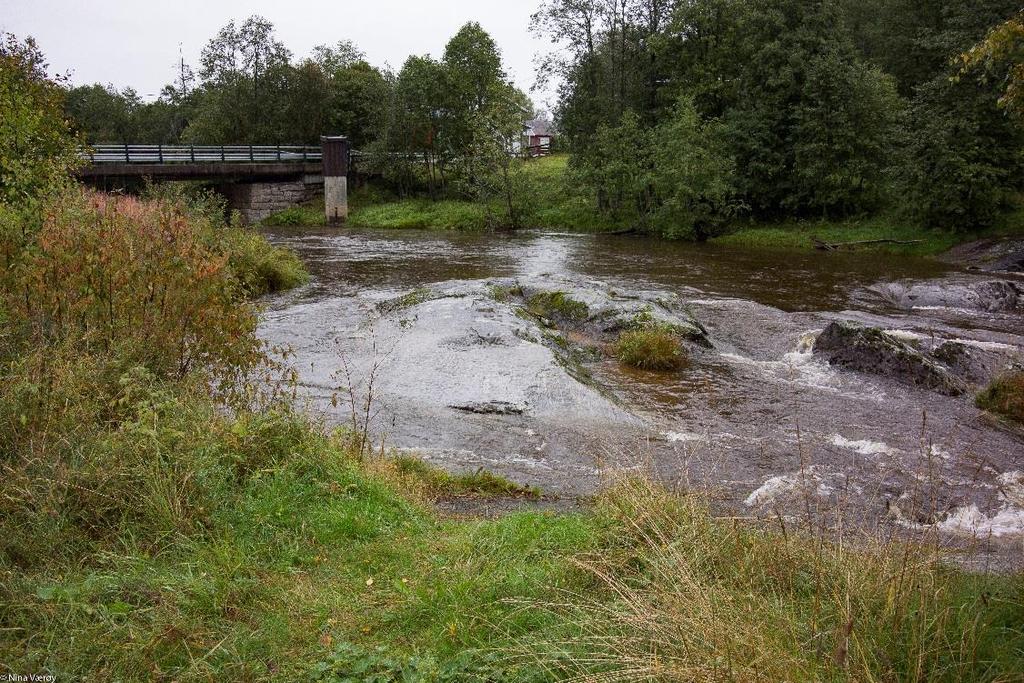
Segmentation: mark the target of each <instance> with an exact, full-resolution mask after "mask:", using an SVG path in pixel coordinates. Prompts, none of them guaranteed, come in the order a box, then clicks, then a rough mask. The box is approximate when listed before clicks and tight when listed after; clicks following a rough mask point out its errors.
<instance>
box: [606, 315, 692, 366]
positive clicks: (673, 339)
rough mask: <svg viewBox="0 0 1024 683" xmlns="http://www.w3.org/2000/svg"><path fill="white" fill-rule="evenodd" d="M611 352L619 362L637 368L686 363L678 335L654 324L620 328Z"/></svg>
mask: <svg viewBox="0 0 1024 683" xmlns="http://www.w3.org/2000/svg"><path fill="white" fill-rule="evenodd" d="M615 355H616V357H617V358H618V359H619V360H620V361H621V362H622V363H625V364H626V365H631V366H633V367H635V368H640V369H641V370H654V371H664V370H677V369H679V368H680V367H682V366H683V365H684V364H685V362H686V355H685V354H684V352H683V349H682V346H680V343H679V337H678V336H676V334H675V333H674V332H673V331H672V330H670V329H667V328H666V327H663V326H658V325H649V326H647V327H644V328H641V329H632V330H624V331H623V332H622V333H621V334H620V335H619V339H618V341H617V342H616V343H615Z"/></svg>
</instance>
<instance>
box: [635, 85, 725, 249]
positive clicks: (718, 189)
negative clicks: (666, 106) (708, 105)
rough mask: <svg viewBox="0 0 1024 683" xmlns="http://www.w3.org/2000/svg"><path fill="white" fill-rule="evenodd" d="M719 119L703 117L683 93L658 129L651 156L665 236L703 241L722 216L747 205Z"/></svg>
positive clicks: (658, 210)
mask: <svg viewBox="0 0 1024 683" xmlns="http://www.w3.org/2000/svg"><path fill="white" fill-rule="evenodd" d="M723 133H724V130H723V127H722V125H721V123H719V122H718V121H707V122H705V121H703V120H701V117H700V114H699V113H698V112H697V108H696V107H695V106H694V104H693V100H692V99H690V98H689V97H685V96H684V97H681V98H680V99H679V101H678V102H677V103H676V105H675V107H673V109H672V112H671V115H670V116H669V117H668V118H667V119H666V120H665V121H664V122H662V123H661V125H659V126H658V127H657V128H656V129H655V131H654V134H653V138H652V143H653V144H652V151H651V159H652V162H653V168H654V177H653V187H654V193H655V197H656V200H657V202H658V206H657V209H656V214H657V215H656V222H657V227H658V229H659V231H660V232H661V233H662V234H663V235H665V236H666V237H673V238H676V237H688V238H693V239H696V240H698V241H703V240H705V239H707V238H708V237H711V236H712V235H713V233H714V231H715V228H716V227H717V226H718V225H719V224H720V222H721V218H722V217H723V216H728V215H731V214H733V213H734V212H736V211H737V210H739V209H740V208H742V207H741V206H740V204H739V203H737V202H736V201H735V200H734V193H735V187H734V182H735V175H736V165H735V161H734V160H733V158H732V157H731V156H730V155H729V151H728V146H727V143H726V140H725V136H724V134H723Z"/></svg>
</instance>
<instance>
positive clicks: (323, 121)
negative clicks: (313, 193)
mask: <svg viewBox="0 0 1024 683" xmlns="http://www.w3.org/2000/svg"><path fill="white" fill-rule="evenodd" d="M391 81H393V76H392V75H391V74H389V73H387V72H385V71H382V70H380V69H378V68H376V67H374V66H372V65H370V64H369V63H368V62H367V61H366V58H365V55H364V54H363V53H362V52H360V50H359V49H358V48H357V47H356V46H355V45H354V44H353V43H351V42H349V41H342V42H339V43H338V44H337V45H334V46H326V45H321V46H318V47H316V48H315V49H314V50H313V53H312V55H310V56H309V57H307V58H304V59H301V60H296V59H294V58H293V56H292V54H291V52H290V51H289V50H288V49H287V48H286V47H285V46H284V44H283V43H281V42H280V41H279V40H278V39H277V38H276V36H275V35H274V27H273V25H272V24H271V23H270V22H268V21H267V20H265V19H263V18H261V17H258V16H254V17H250V18H249V19H247V20H245V21H244V22H242V23H236V22H231V23H229V24H228V25H227V26H225V27H224V28H222V29H221V30H220V31H219V32H218V33H217V35H216V36H214V37H213V38H212V39H211V40H210V41H209V42H208V43H207V45H206V47H205V48H204V49H203V51H202V54H201V57H200V65H199V68H198V72H196V71H193V69H192V68H191V67H189V66H188V65H186V64H184V63H182V65H181V67H180V71H179V73H178V74H177V76H176V78H175V82H174V83H173V84H169V85H167V86H165V87H164V88H163V90H162V92H161V94H160V97H159V98H158V99H157V100H155V101H153V102H148V103H147V102H143V101H142V99H141V98H140V97H139V96H138V94H137V93H136V92H135V91H134V90H132V89H131V88H126V89H124V90H117V89H116V88H114V87H113V86H111V85H106V86H104V85H101V84H95V85H87V86H80V87H77V88H72V89H70V90H69V92H68V93H67V97H66V110H67V112H68V114H69V115H70V117H71V118H72V119H73V120H74V121H75V122H76V124H77V126H78V127H79V129H80V130H81V131H82V132H83V133H84V134H85V136H86V138H87V139H88V140H89V141H90V142H94V143H103V142H116V143H121V142H128V143H176V142H185V143H194V144H315V143H318V142H319V139H320V136H321V135H324V134H326V133H344V134H346V135H348V136H349V137H350V139H352V141H353V143H354V144H357V145H364V144H366V143H368V142H370V140H371V139H372V138H373V137H374V136H375V135H376V129H377V127H378V126H379V124H380V122H381V120H382V117H383V107H382V103H383V102H385V101H387V99H388V93H389V91H390V87H391Z"/></svg>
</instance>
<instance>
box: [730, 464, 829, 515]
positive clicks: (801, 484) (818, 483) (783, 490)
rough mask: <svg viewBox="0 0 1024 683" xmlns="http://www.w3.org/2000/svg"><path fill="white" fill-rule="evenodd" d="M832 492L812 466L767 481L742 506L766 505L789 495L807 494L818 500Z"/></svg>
mask: <svg viewBox="0 0 1024 683" xmlns="http://www.w3.org/2000/svg"><path fill="white" fill-rule="evenodd" d="M834 490H835V489H833V488H832V487H831V486H829V485H828V484H827V483H826V482H825V480H824V478H823V477H822V476H821V475H820V474H819V473H818V471H817V468H815V467H813V466H812V467H808V468H807V469H806V470H804V471H803V472H795V473H793V474H781V475H779V476H777V477H772V478H771V479H768V480H767V481H765V482H764V483H763V484H761V486H760V487H758V488H757V489H756V490H755V491H753V492H752V493H751V494H750V495H749V496H747V498H746V500H744V501H743V504H744V505H746V506H747V507H756V506H758V505H767V504H769V503H772V502H774V501H775V500H777V499H778V498H779V497H781V496H784V495H788V494H791V493H809V494H811V495H814V496H817V497H819V498H827V497H828V496H829V495H831V494H832V492H833V491H834Z"/></svg>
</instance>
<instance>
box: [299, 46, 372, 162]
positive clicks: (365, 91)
mask: <svg viewBox="0 0 1024 683" xmlns="http://www.w3.org/2000/svg"><path fill="white" fill-rule="evenodd" d="M313 61H315V62H316V63H317V65H319V67H320V69H321V71H322V72H323V75H324V78H326V82H327V92H328V96H327V101H326V103H325V106H326V117H325V123H324V125H325V126H326V128H325V129H323V130H322V131H321V132H322V133H323V132H331V133H336V134H343V135H346V136H348V138H349V140H351V142H352V145H353V146H354V147H355V148H356V149H361V148H363V147H365V146H366V145H368V144H369V143H370V142H372V141H373V139H374V138H375V137H377V135H378V134H379V131H380V128H381V126H382V125H383V123H384V109H385V106H386V103H387V101H388V89H389V87H390V85H389V83H388V80H387V77H386V75H385V74H384V73H383V72H381V71H380V69H377V68H376V67H374V66H372V65H371V64H370V63H369V62H367V61H366V57H365V55H364V54H363V53H362V52H361V51H360V50H359V48H357V47H356V45H355V44H354V43H352V42H351V41H341V42H339V43H338V44H337V45H336V46H335V47H333V48H332V47H327V46H324V45H320V46H318V47H315V48H313Z"/></svg>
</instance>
